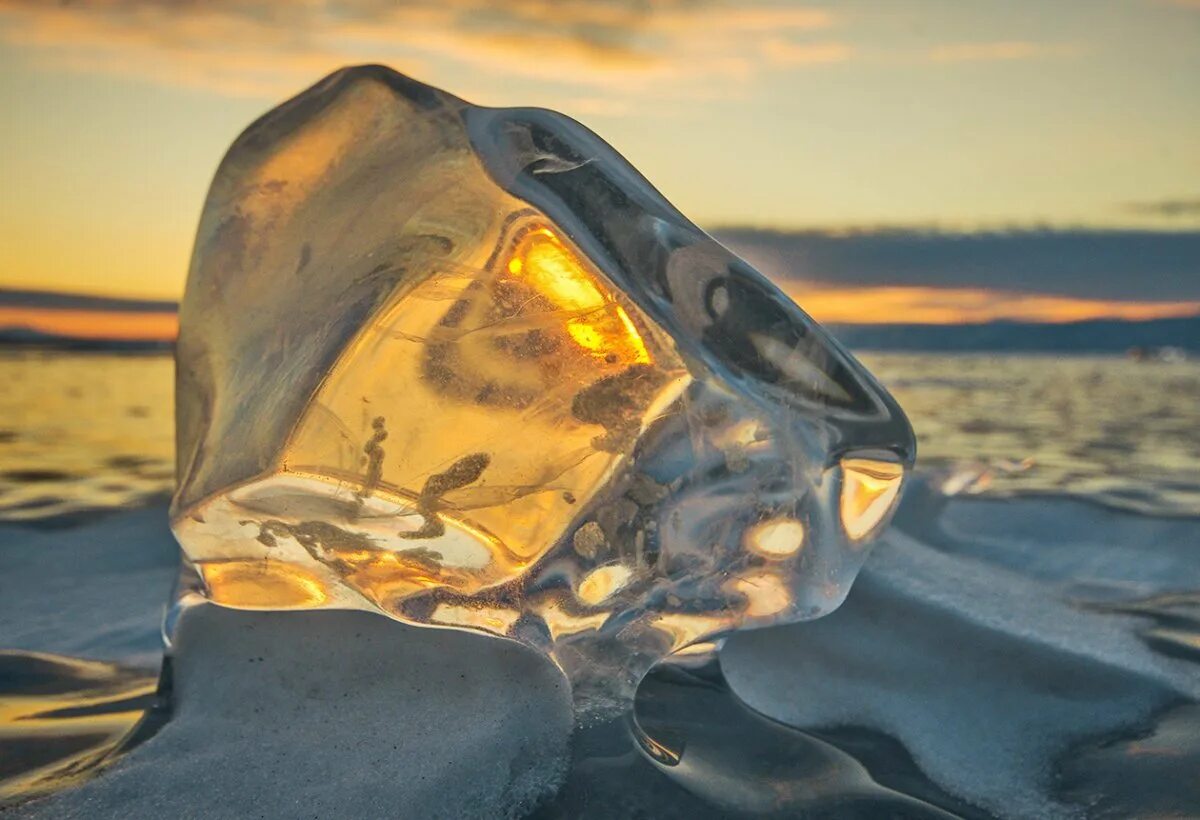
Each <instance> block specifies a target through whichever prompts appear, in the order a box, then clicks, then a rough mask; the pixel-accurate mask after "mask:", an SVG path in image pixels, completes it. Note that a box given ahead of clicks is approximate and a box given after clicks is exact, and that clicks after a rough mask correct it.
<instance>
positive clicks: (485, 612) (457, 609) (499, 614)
mask: <svg viewBox="0 0 1200 820" xmlns="http://www.w3.org/2000/svg"><path fill="white" fill-rule="evenodd" d="M520 617H521V615H520V613H519V612H515V611H514V610H511V609H504V608H502V607H495V606H477V607H476V606H463V605H462V604H447V603H441V604H438V605H437V608H436V609H434V611H433V615H432V616H431V617H430V619H429V620H430V621H431V622H433V623H435V624H442V625H444V626H457V627H462V628H464V629H482V630H484V631H486V632H492V633H495V634H497V635H506V634H508V631H509V630H510V629H512V626H513V624H515V623H516V622H517V619H518V618H520Z"/></svg>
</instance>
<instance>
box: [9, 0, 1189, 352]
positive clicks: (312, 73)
mask: <svg viewBox="0 0 1200 820" xmlns="http://www.w3.org/2000/svg"><path fill="white" fill-rule="evenodd" d="M361 62H382V63H386V64H388V65H391V66H393V67H395V68H397V69H399V70H402V71H405V72H407V73H410V74H412V75H413V76H415V77H417V78H418V79H421V80H423V81H425V82H429V83H432V84H434V85H438V86H441V87H443V88H445V89H447V90H449V91H452V92H454V93H456V94H458V95H460V96H463V97H465V98H467V99H469V100H471V101H474V102H478V103H482V104H488V105H541V106H547V107H551V108H555V109H557V110H560V111H563V112H564V113H567V114H570V115H572V116H574V117H576V118H577V119H580V120H581V121H583V122H584V123H585V124H587V125H589V126H590V127H592V128H593V129H595V130H596V131H597V132H599V133H600V134H601V135H602V136H604V137H605V138H606V139H607V140H608V141H609V142H611V143H612V144H613V145H614V146H615V147H616V148H617V149H618V150H619V151H620V152H621V153H623V154H624V155H625V156H627V157H628V158H629V159H630V160H631V161H632V162H633V164H634V165H636V166H637V167H638V168H639V169H640V170H642V171H643V172H644V173H645V174H646V176H647V177H648V178H649V179H650V180H651V181H652V182H654V183H655V185H656V186H657V187H658V188H659V189H660V190H661V191H662V192H663V193H664V194H665V195H666V196H667V197H668V198H669V199H670V200H672V201H673V202H674V203H675V204H676V205H677V206H678V207H679V208H680V209H681V210H682V211H683V212H684V213H686V214H688V215H689V216H690V217H692V218H693V219H694V220H695V221H696V222H698V223H699V224H700V225H702V226H703V227H705V228H709V229H721V228H728V227H756V228H768V229H774V230H775V231H777V232H779V231H782V232H785V233H786V232H791V231H808V232H812V231H814V230H815V231H818V232H825V233H827V234H829V235H830V236H844V235H845V234H846V233H847V232H850V233H855V234H862V233H863V232H867V233H869V232H871V231H879V230H881V229H884V230H885V233H886V232H887V231H897V230H899V231H912V230H914V229H919V230H920V231H925V232H928V231H929V229H930V228H937V231H935V233H937V232H941V233H949V234H954V235H958V234H974V233H976V232H978V231H981V230H984V231H990V232H995V231H997V230H1000V229H1003V230H1004V231H1007V232H1009V233H1015V234H1017V235H1018V237H1017V238H1018V239H1019V238H1020V236H1019V235H1020V234H1021V231H1022V230H1027V229H1030V228H1034V227H1036V228H1038V230H1039V231H1041V232H1043V233H1044V232H1045V231H1046V229H1047V227H1048V228H1049V229H1052V230H1069V231H1076V232H1078V230H1079V229H1085V231H1084V232H1085V233H1088V232H1090V233H1092V234H1096V235H1100V234H1103V233H1105V232H1107V231H1112V230H1115V229H1134V230H1150V231H1155V232H1164V233H1170V234H1173V235H1185V236H1188V235H1192V234H1194V233H1197V232H1200V147H1198V146H1200V93H1198V92H1197V83H1196V78H1197V77H1200V0H1068V1H1064V2H1052V3H1051V2H1043V0H1014V1H1013V2H1000V0H996V1H995V2H983V0H976V1H975V2H960V1H959V0H896V1H895V2H891V1H890V0H874V1H873V2H867V0H861V1H858V0H855V1H852V2H842V3H837V4H832V3H831V4H827V5H807V4H796V3H789V2H770V3H768V2H762V1H761V0H752V2H744V3H736V4H735V3H722V2H703V0H639V1H638V2H628V1H627V0H608V1H607V2H605V1H604V0H588V1H587V2H584V0H579V2H572V1H571V0H566V2H550V1H549V0H516V1H515V2H509V3H496V4H491V3H484V2H480V0H436V2H423V1H422V2H413V1H410V2H396V3H386V2H377V1H376V0H340V1H339V0H305V1H304V2H285V0H249V2H240V3H239V2H232V0H229V1H228V2H226V1H225V0H215V1H214V2H204V3H201V2H195V3H192V2H166V0H163V2H153V1H152V0H96V1H95V2H88V1H87V0H75V2H62V3H51V2H41V1H35V0H25V1H24V2H23V1H22V0H0V106H2V110H3V117H2V119H0V163H2V165H0V180H2V185H0V288H9V289H18V288H19V289H35V290H54V291H74V292H84V293H90V294H97V295H105V296H126V297H142V298H148V299H165V300H173V299H177V298H178V297H179V295H180V294H181V292H182V286H183V280H184V276H185V273H186V269H187V260H188V256H189V254H190V252H191V241H192V236H193V234H194V231H195V226H196V221H197V219H198V216H199V211H200V207H201V205H202V203H203V200H204V195H205V191H206V188H207V186H208V182H209V180H210V178H211V176H212V173H213V171H214V170H215V168H216V165H217V162H218V161H219V160H220V157H221V155H222V153H223V151H224V150H225V148H226V147H227V146H228V145H229V143H230V142H231V140H232V139H233V138H234V137H235V136H236V135H237V133H238V132H239V131H240V130H241V129H242V128H243V127H244V126H245V125H246V124H248V123H249V122H250V121H251V120H252V119H254V118H255V117H256V116H257V115H259V114H260V113H262V112H263V111H264V110H266V109H267V108H269V107H271V106H272V105H274V104H276V103H277V102H279V101H281V100H282V99H284V98H286V97H288V96H290V95H291V94H293V93H295V92H297V91H299V90H301V89H302V88H304V87H306V86H307V85H310V84H311V83H312V82H314V81H315V80H317V79H319V78H320V77H321V76H322V75H324V74H325V73H327V72H329V71H331V70H333V69H335V68H337V67H339V66H341V65H345V64H348V63H361ZM742 238H743V239H745V236H742ZM751 238H753V237H751ZM750 244H751V245H753V244H754V243H753V242H751V243H750ZM1018 244H1019V243H1018ZM845 247H847V248H849V246H848V245H847V246H845ZM1014 247H1016V245H1014ZM1189 247H1191V246H1189ZM851 250H852V249H851ZM1182 253H1183V255H1182V256H1178V258H1176V257H1172V258H1173V259H1176V262H1175V263H1173V264H1176V268H1170V269H1169V270H1168V268H1169V265H1168V266H1166V267H1163V271H1165V272H1162V274H1161V276H1160V278H1158V279H1155V278H1153V277H1152V276H1148V277H1140V276H1139V272H1138V270H1137V265H1138V264H1140V262H1139V261H1138V260H1139V259H1140V258H1141V257H1139V256H1137V255H1131V256H1130V259H1131V260H1132V262H1131V264H1132V266H1133V267H1131V268H1130V269H1128V270H1121V271H1116V272H1110V274H1108V275H1111V276H1113V277H1117V278H1118V279H1119V278H1121V277H1124V281H1125V282H1126V284H1125V286H1124V287H1123V288H1122V287H1117V288H1116V289H1115V290H1113V291H1112V292H1108V293H1103V294H1101V293H1098V292H1089V291H1088V289H1086V288H1084V289H1080V288H1075V289H1074V290H1072V288H1070V287H1066V286H1064V287H1058V286H1057V285H1054V284H1053V283H1054V281H1055V280H1054V275H1053V272H1050V273H1049V274H1048V276H1050V278H1049V279H1045V280H1044V283H1043V279H1037V280H1036V281H1035V282H1034V283H1033V284H1029V283H1028V282H1027V283H1025V284H1023V285H1019V286H1015V287H1014V286H1013V285H1012V284H1011V283H1006V281H1005V276H1006V275H1007V273H1008V268H1005V267H1004V263H1003V261H1002V260H1003V259H1009V263H1011V259H1010V258H1009V257H1007V256H1004V255H1000V256H997V257H995V258H994V259H993V260H992V261H993V263H994V264H993V268H992V269H994V270H995V277H994V278H995V281H969V282H965V281H964V282H957V281H953V280H947V281H940V282H936V283H932V284H931V283H929V282H924V281H921V279H920V277H919V276H916V277H910V278H905V277H904V276H903V275H901V274H899V273H898V274H897V275H896V277H895V278H894V279H893V280H892V281H886V282H866V283H864V282H850V283H842V282H841V281H840V280H839V281H834V280H833V279H832V278H831V277H832V274H828V272H823V271H822V270H818V269H814V270H796V269H794V268H788V269H776V270H773V271H768V272H769V273H771V274H772V275H774V276H775V277H776V278H777V279H779V280H781V281H784V282H786V283H787V284H786V285H785V286H786V287H787V288H788V290H789V292H792V293H793V294H794V295H796V296H797V298H798V299H799V300H800V302H801V304H802V305H804V306H805V307H808V308H809V309H810V312H812V313H813V314H814V315H815V316H817V318H819V319H821V318H824V319H827V320H829V321H842V320H844V316H845V315H860V316H879V317H883V318H882V319H871V320H872V321H883V320H887V318H888V317H891V316H893V314H895V315H896V319H895V320H896V321H904V320H913V321H925V320H926V319H920V318H916V319H914V318H912V317H913V316H925V317H926V318H927V319H928V320H929V321H974V320H977V319H980V318H982V319H987V318H997V317H1000V318H1029V319H1034V320H1065V319H1071V318H1080V317H1082V318H1087V317H1088V316H1091V315H1126V316H1128V317H1129V318H1145V317H1147V316H1155V315H1174V314H1178V313H1180V312H1188V311H1195V310H1200V284H1196V283H1197V282H1198V281H1200V271H1198V270H1196V269H1195V262H1196V257H1194V256H1188V254H1189V253H1191V251H1184V252H1182ZM751 255H752V254H751ZM777 256H778V255H777ZM843 256H845V258H847V259H853V258H857V257H855V256H854V255H853V254H852V253H851V254H850V255H849V256H846V255H845V254H843ZM1179 260H1182V261H1179ZM1189 260H1190V261H1189ZM1018 263H1019V259H1018ZM1180 264H1182V265H1184V266H1185V267H1187V266H1188V265H1190V266H1191V267H1190V269H1189V270H1187V271H1184V272H1183V273H1181V272H1180V269H1178V265H1180ZM1164 265H1165V263H1164ZM764 267H766V266H764ZM985 267H986V265H985ZM1181 276H1186V277H1190V278H1188V279H1187V281H1188V282H1191V283H1193V284H1191V285H1187V286H1186V287H1183V288H1182V289H1180V288H1178V287H1176V288H1174V289H1172V287H1167V286H1166V285H1163V286H1162V287H1159V285H1158V284H1157V283H1164V282H1165V283H1171V282H1175V283H1176V284H1178V282H1179V281H1182V280H1181V279H1180V277H1181ZM1031 281H1033V280H1031ZM1038 283H1043V284H1038ZM1118 284H1119V283H1118ZM1185 284H1186V283H1185ZM1103 289H1104V288H1101V290H1103ZM806 294H807V298H806ZM855 300H858V301H855ZM806 302H807V303H806ZM38 309H40V308H38ZM34 310H35V308H31V307H29V306H25V307H19V306H13V305H8V306H6V305H4V304H3V303H2V302H0V325H9V324H12V323H13V322H15V321H19V320H20V317H21V316H22V315H24V316H26V317H28V316H30V315H33V314H32V313H31V312H30V311H34ZM21 311H25V313H23V314H22V313H21ZM14 312H15V313H14ZM44 313H45V311H44V309H43V315H42V319H41V320H39V322H40V324H39V322H32V321H30V322H27V323H28V324H33V325H37V326H43V327H44V326H46V325H45V315H44ZM139 315H142V316H143V317H145V316H151V315H153V316H154V317H155V318H154V319H153V321H154V322H157V323H158V324H156V325H154V327H155V328H156V330H154V331H153V333H169V332H170V331H169V327H170V320H169V319H168V318H167V317H165V315H164V314H162V313H161V311H158V312H155V311H145V312H143V313H141V314H139ZM14 316H15V317H16V318H14ZM51 318H54V317H51ZM57 319H58V320H61V322H67V324H70V322H75V323H76V325H78V324H79V323H80V322H83V321H84V320H83V319H81V318H80V317H78V316H76V317H75V318H74V319H71V320H70V321H68V320H67V317H66V315H65V313H63V312H61V311H60V313H59V314H57ZM144 321H147V322H149V321H151V320H149V319H144ZM146 327H147V328H148V327H149V325H146ZM164 328H165V330H164ZM97 332H98V333H100V335H106V334H107V333H108V330H103V331H97ZM146 332H147V333H150V331H149V330H147V331H146Z"/></svg>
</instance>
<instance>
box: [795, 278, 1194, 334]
mask: <svg viewBox="0 0 1200 820" xmlns="http://www.w3.org/2000/svg"><path fill="white" fill-rule="evenodd" d="M783 284H784V288H785V290H786V291H787V293H788V295H789V296H791V297H792V298H793V299H795V300H796V302H797V303H798V304H799V305H801V306H802V307H803V308H804V310H805V311H806V312H807V313H808V314H809V315H811V316H812V317H813V318H814V319H816V320H817V321H818V322H829V323H846V324H868V325H869V324H895V323H915V324H928V325H954V324H964V323H971V322H992V321H997V320H1002V319H1003V320H1011V321H1018V322H1046V323H1053V322H1079V321H1084V320H1088V319H1125V320H1129V321H1138V320H1148V319H1166V318H1172V317H1180V316H1194V315H1196V314H1198V313H1200V302H1195V301H1193V302H1117V301H1106V300H1102V299H1082V298H1077V297H1072V296H1053V295H1048V294H1038V293H1011V292H1006V291H996V290H987V289H984V288H931V287H920V286H914V287H909V286H883V287H864V288H822V287H819V286H810V285H807V284H803V283H797V282H785V283H783Z"/></svg>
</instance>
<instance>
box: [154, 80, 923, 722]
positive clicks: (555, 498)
mask: <svg viewBox="0 0 1200 820" xmlns="http://www.w3.org/2000/svg"><path fill="white" fill-rule="evenodd" d="M180 323H181V325H180V335H179V342H178V348H177V361H178V383H177V400H176V406H177V435H178V447H177V458H178V480H179V486H178V490H177V493H176V496H175V499H174V503H173V507H172V527H173V529H174V532H175V534H176V536H177V538H178V539H179V541H180V543H181V544H182V546H183V550H184V553H185V555H186V557H187V559H188V560H189V561H190V563H191V565H192V566H194V568H195V569H196V571H197V573H198V575H199V578H200V581H201V584H200V588H201V590H202V591H203V594H205V595H206V596H207V597H208V598H210V599H211V600H212V601H215V602H217V603H220V604H224V605H226V606H231V607H238V608H245V609H265V610H275V609H320V608H331V609H363V610H367V611H372V612H381V613H384V614H387V615H390V616H392V617H394V618H397V619H399V620H402V621H407V622H411V623H419V624H425V625H431V626H443V627H452V628H459V629H470V630H478V631H484V632H488V633H492V634H494V635H500V636H504V637H509V638H514V639H516V640H519V641H521V642H523V643H526V644H528V645H530V646H534V647H536V648H538V649H539V650H540V651H543V652H546V653H548V654H550V655H551V656H552V657H553V658H554V659H555V660H556V661H557V662H558V664H559V665H560V666H561V667H562V668H563V669H564V670H565V671H566V672H567V674H568V675H569V676H570V677H571V679H572V681H573V682H574V683H575V685H576V695H577V697H578V698H580V701H581V703H584V704H585V705H588V708H590V707H591V706H597V707H600V708H603V707H604V704H606V703H608V704H613V703H619V702H621V701H627V700H628V698H629V697H630V695H631V694H632V690H633V686H634V685H635V684H636V681H637V680H638V679H639V678H640V677H641V675H642V673H644V671H645V670H646V669H647V668H649V666H650V664H651V663H653V661H654V660H656V659H658V658H661V657H663V656H664V655H666V654H668V653H670V652H672V651H675V650H677V649H679V648H681V647H683V646H686V645H688V644H690V643H692V642H693V641H696V640H698V639H701V638H703V637H706V636H711V635H716V634H723V633H727V632H730V631H734V630H737V629H740V628H747V627H754V626H763V625H769V624H772V623H778V622H787V621H794V620H800V619H808V618H813V617H817V616H819V615H822V614H824V613H826V612H828V611H830V610H832V609H833V608H835V607H836V606H837V605H838V604H839V603H840V602H841V600H842V598H843V597H844V595H845V593H846V590H847V589H848V588H849V585H850V583H851V582H852V580H853V578H854V576H855V574H856V572H857V571H858V568H859V567H860V566H861V564H862V561H863V560H864V558H865V556H866V545H867V544H868V543H869V542H870V540H871V539H872V538H873V537H874V536H875V535H876V534H877V533H878V531H879V530H880V529H881V528H882V526H883V525H884V524H885V523H886V521H887V519H888V517H889V515H890V513H891V510H892V508H893V506H894V502H895V499H896V498H897V494H898V491H899V488H900V484H901V482H902V481H903V478H904V473H905V470H906V469H907V468H908V467H909V466H910V465H911V463H912V459H913V455H914V444H913V437H912V431H911V429H910V427H909V425H908V422H907V420H906V419H905V418H904V416H903V414H902V413H901V411H900V409H899V408H898V407H897V405H896V404H895V402H894V401H893V400H892V399H891V398H890V397H889V396H888V395H887V393H886V391H884V390H883V389H882V388H881V387H880V386H879V385H878V384H877V383H876V382H875V380H874V379H873V378H872V377H871V376H870V375H869V374H868V373H867V372H866V371H865V370H864V369H863V368H862V367H861V365H859V364H858V362H857V361H855V360H854V359H853V358H852V357H851V356H850V355H849V354H847V353H846V352H845V351H843V350H842V349H841V348H840V347H839V346H838V345H837V344H836V343H835V342H834V341H833V340H832V339H831V338H830V337H829V336H828V335H827V334H826V333H825V332H824V331H823V330H822V329H821V328H820V327H818V326H817V325H816V324H815V323H814V322H813V321H812V320H811V319H810V318H809V317H808V316H806V315H805V314H804V313H803V311H802V310H800V308H799V307H797V306H796V304H795V303H793V302H792V301H791V300H790V299H789V298H788V297H787V296H785V295H784V294H783V293H782V292H780V291H779V290H778V289H777V288H775V287H774V286H773V285H771V284H770V283H769V282H768V281H767V280H766V279H765V278H764V277H763V276H762V275H761V274H759V273H758V272H757V271H755V270H754V269H753V268H751V267H750V266H749V265H747V264H746V263H745V262H743V261H742V260H740V259H738V258H737V257H735V256H733V255H732V254H731V253H729V252H728V251H727V250H725V249H724V248H723V247H722V246H721V245H719V244H718V243H717V242H715V241H714V240H713V239H711V238H710V237H709V236H707V235H706V234H704V233H703V232H702V231H700V230H699V229H698V228H697V227H696V226H695V225H693V224H692V223H691V222H689V221H688V220H687V219H686V218H685V217H684V216H683V215H682V214H680V213H679V212H678V211H676V210H675V209H674V208H673V207H672V206H671V205H670V204H669V203H667V202H666V201H665V200H664V199H663V198H662V197H661V196H660V195H659V194H658V193H657V192H656V191H655V190H654V189H653V188H652V187H651V186H650V185H649V183H647V182H646V180H645V179H643V178H642V177H641V176H640V175H639V174H638V173H637V171H635V170H634V169H633V168H632V167H631V166H630V165H629V164H628V163H627V162H625V160H624V159H623V158H621V157H620V156H619V155H618V154H616V152H614V151H613V150H612V149H611V148H610V147H609V146H608V145H606V144H605V143H604V142H603V141H601V140H600V139H599V138H598V137H597V136H596V135H594V134H592V133H591V132H590V131H588V130H587V129H585V128H584V127H583V126H581V125H579V124H578V123H576V122H574V121H573V120H571V119H569V118H567V117H565V116H563V115H561V114H556V113H554V112H550V111H544V110H535V109H485V108H480V107H477V106H472V105H470V104H468V103H466V102H464V101H462V100H460V99H458V98H456V97H453V96H451V95H449V94H446V93H444V92H441V91H438V90H436V89H433V88H430V87H428V86H424V85H421V84H420V83H417V82H415V81H413V80H410V79H409V78H406V77H404V76H402V75H399V74H397V73H395V72H393V71H391V70H389V69H386V68H382V67H378V66H365V67H359V68H353V69H346V70H343V71H341V72H338V73H337V74H334V75H332V76H330V77H329V78H327V79H326V80H324V81H322V82H321V83H319V84H318V85H316V86H314V87H313V88H311V89H309V90H308V91H306V92H304V93H303V94H301V95H299V96H298V97H296V98H294V99H292V100H290V101H289V102H287V103H285V104H283V105H282V106H280V107H279V108H277V109H275V110H274V111H272V112H270V113H268V114H267V115H266V116H264V117H263V118H262V119H260V120H259V121H258V122H256V123H254V124H253V125H252V126H250V128H249V129H247V131H246V132H245V133H244V134H242V135H241V136H240V137H239V138H238V140H237V141H236V142H235V143H234V145H233V146H232V148H231V149H230V151H229V153H228V155H227V156H226V157H225V159H224V161H223V162H222V164H221V167H220V169H219V170H218V172H217V175H216V178H215V179H214V181H213V185H212V188H211V191H210V193H209V197H208V201H207V202H206V204H205V208H204V212H203V216H202V219H201V223H200V227H199V232H198V235H197V241H196V250H195V255H194V257H193V260H192V266H191V271H190V274H189V278H188V285H187V292H186V296H185V298H184V301H183V304H182V307H181V311H180Z"/></svg>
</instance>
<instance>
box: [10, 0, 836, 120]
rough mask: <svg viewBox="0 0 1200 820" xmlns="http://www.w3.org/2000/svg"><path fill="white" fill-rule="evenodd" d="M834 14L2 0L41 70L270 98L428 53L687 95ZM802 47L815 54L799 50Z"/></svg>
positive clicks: (717, 3)
mask: <svg viewBox="0 0 1200 820" xmlns="http://www.w3.org/2000/svg"><path fill="white" fill-rule="evenodd" d="M833 23H834V17H833V15H832V14H831V13H830V12H828V11H825V10H822V9H814V8H807V7H781V6H776V5H770V4H766V3H761V2H755V3H746V4H737V3H733V2H732V1H731V0H710V2H700V3H692V2H685V0H648V1H647V0H595V1H594V2H592V1H589V0H560V2H550V0H514V2H508V3H503V4H494V3H489V2H485V0H436V1H435V0H418V2H408V3H401V4H398V5H390V4H385V3H378V2H373V1H372V0H343V2H334V0H309V2H305V3H303V4H296V3H292V2H286V1H285V0H246V1H245V2H233V1H232V0H212V1H211V2H206V3H173V2H153V1H152V0H99V1H98V2H93V3H90V4H87V5H83V4H71V5H66V4H62V5H60V4H52V3H45V2H41V0H0V41H4V42H7V43H9V44H11V45H13V46H17V47H18V48H20V49H21V50H23V51H24V52H26V53H27V54H28V55H29V56H30V58H31V59H33V60H34V61H35V62H36V64H37V65H39V66H41V67H44V68H48V69H56V70H67V71H78V72H103V73H109V74H114V75H119V76H124V77H130V78H136V79H139V80H142V81H146V82H156V83H161V84H169V85H183V86H189V87H197V88H204V89H208V90H212V91H217V92H219V93H223V94H230V95H249V96H255V97H267V98H269V97H276V96H280V95H283V94H286V93H291V92H294V91H295V90H297V89H298V88H300V87H302V86H303V85H306V84H308V83H310V82H312V81H313V80H314V79H315V78H317V77H319V76H320V75H322V74H324V73H327V72H329V71H331V70H332V69H334V68H337V67H338V66H341V65H345V64H347V63H361V62H386V63H388V64H391V65H393V66H396V67H398V68H400V69H401V70H405V71H410V72H418V73H424V72H425V70H426V67H427V64H428V63H429V62H431V61H444V62H449V63H458V64H461V65H468V66H473V67H478V68H483V69H486V70H488V71H489V72H496V73H497V74H499V75H510V76H520V77H532V78H536V79H539V80H544V81H549V82H551V83H557V84H562V85H564V86H581V85H582V86H589V87H593V88H595V89H597V90H598V91H601V92H602V91H603V90H605V89H609V88H613V87H614V84H615V86H616V87H618V88H622V89H625V90H628V89H629V88H630V87H635V88H643V89H652V90H654V91H655V93H657V94H661V95H665V96H670V95H671V93H672V90H673V87H675V86H678V87H681V88H683V89H684V91H685V93H684V95H683V96H684V98H686V97H688V93H687V89H688V88H689V87H693V86H694V87H696V88H705V87H708V88H710V89H711V86H712V85H713V83H714V81H726V80H728V81H731V82H733V83H735V84H736V83H738V82H741V81H742V80H744V79H745V78H746V77H748V76H750V75H751V74H752V73H753V72H754V71H755V70H757V69H758V68H760V67H765V66H768V65H770V64H773V63H776V62H779V59H778V53H777V54H776V55H774V56H773V55H772V54H770V53H764V52H763V50H762V48H761V42H760V41H761V39H762V36H763V35H764V34H765V33H768V32H769V33H771V34H773V35H776V36H779V37H785V38H786V37H787V36H788V35H794V34H796V33H799V32H803V31H811V30H815V29H822V28H827V27H829V26H831V25H833ZM791 48H792V49H793V51H792V52H790V53H791V54H793V55H794V56H793V59H791V60H787V59H785V60H783V62H785V63H790V64H794V65H799V64H803V63H807V62H827V61H829V56H830V55H831V54H832V52H830V51H829V48H830V47H829V46H828V45H825V46H821V45H817V46H810V47H806V46H800V45H793V46H791ZM804 48H810V49H815V50H814V51H812V52H811V55H812V56H814V57H816V59H812V58H810V59H800V58H799V56H798V55H800V54H801V51H799V49H804ZM821 49H825V52H824V55H825V56H824V57H822V56H821ZM775 50H776V52H778V51H779V49H778V47H775Z"/></svg>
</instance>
